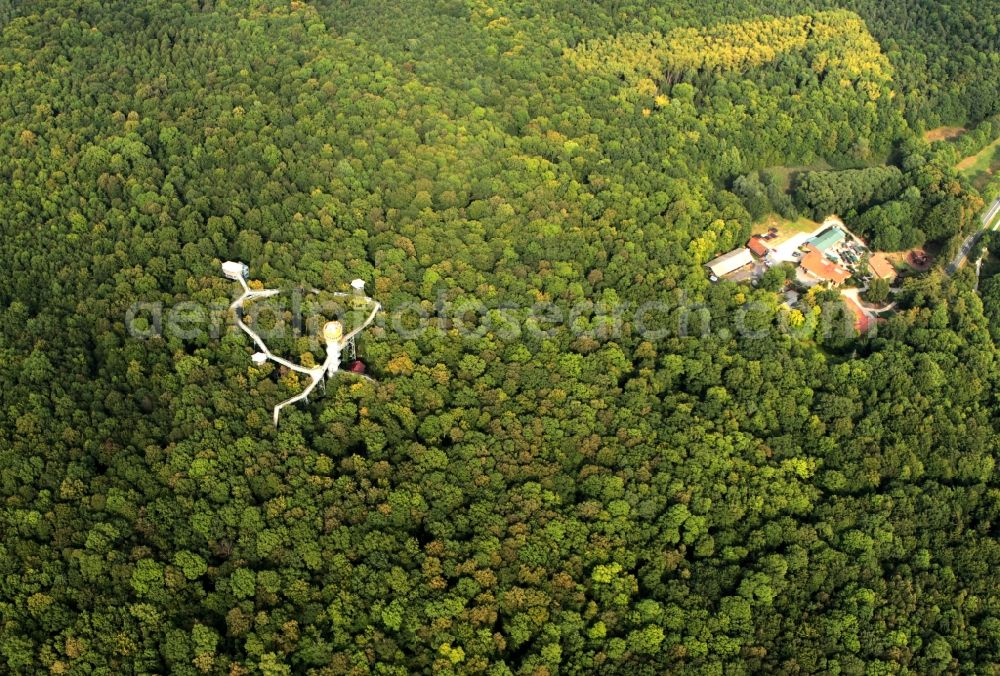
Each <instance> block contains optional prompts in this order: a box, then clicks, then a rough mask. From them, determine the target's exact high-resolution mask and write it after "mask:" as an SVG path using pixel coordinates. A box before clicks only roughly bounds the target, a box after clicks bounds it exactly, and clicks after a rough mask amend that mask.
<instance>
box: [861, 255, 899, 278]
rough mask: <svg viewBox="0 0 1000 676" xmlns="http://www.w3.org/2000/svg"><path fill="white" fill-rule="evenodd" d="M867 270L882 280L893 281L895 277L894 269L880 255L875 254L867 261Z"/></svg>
mask: <svg viewBox="0 0 1000 676" xmlns="http://www.w3.org/2000/svg"><path fill="white" fill-rule="evenodd" d="M868 269H869V270H871V271H872V272H873V273H874V274H875V276H876V277H881V278H882V279H893V278H894V277H895V276H896V268H894V267H893V266H892V263H890V262H889V261H888V259H886V257H885V256H883V255H882V254H875V255H874V256H872V257H871V258H869V259H868Z"/></svg>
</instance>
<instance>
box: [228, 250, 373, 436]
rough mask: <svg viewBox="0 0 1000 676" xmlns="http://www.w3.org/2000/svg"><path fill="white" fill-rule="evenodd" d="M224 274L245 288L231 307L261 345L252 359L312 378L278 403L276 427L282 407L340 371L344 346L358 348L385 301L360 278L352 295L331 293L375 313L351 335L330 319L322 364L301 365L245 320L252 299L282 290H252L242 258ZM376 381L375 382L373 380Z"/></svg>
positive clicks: (240, 321)
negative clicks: (376, 297)
mask: <svg viewBox="0 0 1000 676" xmlns="http://www.w3.org/2000/svg"><path fill="white" fill-rule="evenodd" d="M222 273H223V274H224V275H225V276H226V277H227V278H229V279H232V280H234V281H238V282H239V283H240V286H242V287H243V293H242V294H241V295H240V297H239V298H237V299H236V300H234V301H233V303H232V305H230V306H229V309H230V310H233V311H234V312H235V314H236V324H237V326H239V327H240V328H241V329H242V330H243V332H244V333H246V334H247V335H248V336H250V338H251V339H252V340H253V342H254V344H255V345H256V346H257V347H258V349H259V352H255V353H254V354H253V356H252V357H251V359H252V360H253V363H254V364H256V365H258V366H259V365H262V364H263V363H264V362H266V361H267V360H271V361H273V362H275V363H277V364H280V365H281V366H284V367H285V368H288V369H291V370H292V371H295V372H297V373H302V374H304V375H307V376H309V377H310V378H311V382H310V383H309V384H308V385H307V386H306V388H305V389H304V390H303V391H302V392H300V393H298V394H296V395H295V396H294V397H289V398H288V399H285V400H284V401H283V402H281V403H279V404H277V405H276V406H275V407H274V426H275V427H277V426H278V416H279V415H281V409H283V408H284V407H286V406H289V405H290V404H294V403H296V402H298V401H302V400H303V399H306V398H307V397H308V396H309V394H310V393H311V392H312V391H313V390H314V389H316V386H317V385H319V384H320V383H321V382H323V379H324V378H329V377H332V376H333V375H334V374H335V373H337V372H338V371H340V355H341V352H342V351H343V349H344V347H345V346H347V345H350V346H351V349H352V350H353V349H354V338H355V337H356V336H357V335H358V334H359V333H361V332H362V331H363V330H364V329H366V328H367V327H368V326H369V325H370V324H371V323H372V322H373V321H375V316H376V315H378V313H379V311H380V310H381V309H382V304H381V303H379V302H378V301H376V300H374V299H372V298H369V297H368V296H365V295H364V288H365V283H364V281H362V280H360V279H355V280H354V281H353V282H351V287H352V288H353V290H354V292H353V293H351V294H348V293H340V292H333V293H331V295H333V296H336V297H340V298H353V299H354V300H355V301H356V302H359V303H363V304H365V305H368V306H370V307H371V312H370V313H369V314H368V316H367V317H366V318H365V321H364V322H362V323H361V325H360V326H358V327H357V328H355V329H354V330H352V331H351V332H350V333H348V334H346V335H345V334H344V327H343V325H342V324H341V323H340V322H338V321H332V322H327V323H326V324H325V325H324V326H323V339H324V340H325V341H326V359H325V360H324V361H323V363H322V364H321V365H320V366H314V367H312V368H309V367H306V366H302V365H300V364H295V363H293V362H291V361H289V360H287V359H285V358H283V357H279V356H278V355H276V354H274V353H273V352H271V350H269V349H268V347H267V345H265V344H264V340H263V339H262V338H261V337H260V336H259V335H258V334H257V332H256V331H254V330H253V329H252V328H250V327H249V326H247V325H246V324H245V323H244V322H243V306H244V304H245V303H246V302H247V301H248V300H256V299H258V298H269V297H271V296H276V295H278V294H279V293H281V291H280V290H278V289H260V290H254V289H251V288H250V286H249V285H248V284H247V278H248V277H249V276H250V269H249V268H248V267H247V266H246V265H245V264H243V263H240V262H238V261H226V262H225V263H223V264H222ZM342 373H345V374H348V375H352V376H357V377H359V378H364V379H365V380H372V379H371V378H369V377H368V376H366V375H362V374H360V373H355V372H353V371H342ZM372 382H374V381H372Z"/></svg>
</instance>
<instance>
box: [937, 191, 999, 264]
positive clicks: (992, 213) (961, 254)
mask: <svg viewBox="0 0 1000 676" xmlns="http://www.w3.org/2000/svg"><path fill="white" fill-rule="evenodd" d="M998 213H1000V197H998V198H996V199H995V200H993V203H992V204H990V206H989V208H988V209H987V210H986V211H985V213H983V216H982V219H981V220H982V224H983V225H982V227H981V228H979V230H977V231H976V232H974V233H973V234H971V235H969V236H968V237H966V238H965V241H964V242H962V248H961V249H959V250H958V254H957V255H956V256H955V259H954V260H953V261H952V262H951V263H949V264H948V267H947V268H946V271H947V272H948V274H949V275H953V274H955V271H956V270H958V268H959V266H960V265H962V261H964V260H965V257H966V256H968V255H969V252H970V251H972V247H974V246H975V245H976V242H978V241H979V238H980V237H982V236H983V233H984V232H986V226H987V225H989V223H990V221H992V220H993V219H994V218H995V217H996V215H997V214H998ZM998 225H1000V223H998ZM995 229H996V227H994V230H995Z"/></svg>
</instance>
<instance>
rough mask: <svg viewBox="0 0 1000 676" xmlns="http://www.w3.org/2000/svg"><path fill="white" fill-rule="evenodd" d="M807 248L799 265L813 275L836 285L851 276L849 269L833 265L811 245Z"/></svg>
mask: <svg viewBox="0 0 1000 676" xmlns="http://www.w3.org/2000/svg"><path fill="white" fill-rule="evenodd" d="M807 249H808V252H807V253H806V255H804V256H803V257H802V261H801V262H800V263H799V265H800V266H801V267H802V269H803V270H805V271H806V272H807V273H809V274H810V275H812V276H813V277H815V278H817V279H820V280H823V281H825V282H831V283H833V284H834V285H838V284H843V283H844V282H846V281H847V279H848V278H849V277H850V276H851V273H850V272H849V271H847V270H845V269H844V268H842V267H840V266H839V265H835V264H834V263H833V262H832V261H830V260H828V259H827V258H826V257H825V256H824V255H823V254H822V253H820V251H818V250H817V249H815V248H813V247H811V246H810V247H807Z"/></svg>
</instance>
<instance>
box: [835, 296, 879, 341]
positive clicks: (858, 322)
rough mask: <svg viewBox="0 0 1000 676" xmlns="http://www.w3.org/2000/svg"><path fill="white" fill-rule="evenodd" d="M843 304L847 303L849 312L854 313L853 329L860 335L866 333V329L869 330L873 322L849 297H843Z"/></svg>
mask: <svg viewBox="0 0 1000 676" xmlns="http://www.w3.org/2000/svg"><path fill="white" fill-rule="evenodd" d="M843 298H844V302H845V303H847V307H849V308H851V312H853V313H854V328H855V329H857V330H858V331H860V332H861V333H868V329H869V328H871V325H872V323H874V320H873V319H872V318H871V317H869V316H868V315H866V314H865V311H864V310H863V309H861V306H860V305H858V304H857V303H855V302H854V299H853V298H851V297H849V296H844V297H843Z"/></svg>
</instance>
